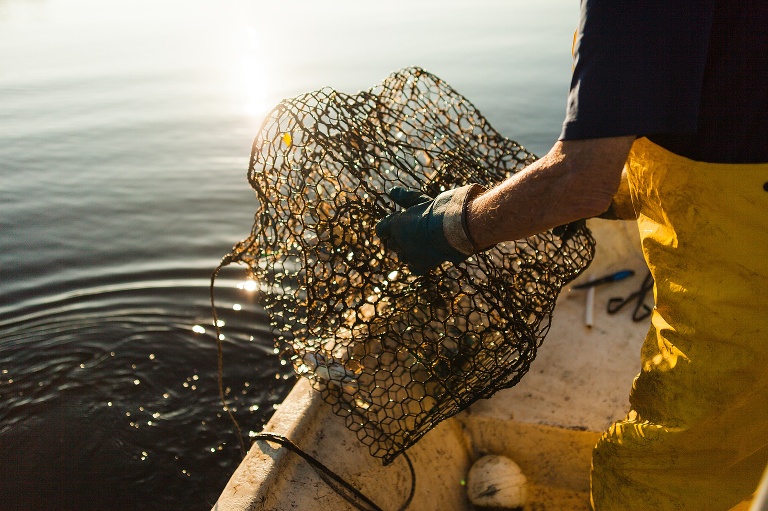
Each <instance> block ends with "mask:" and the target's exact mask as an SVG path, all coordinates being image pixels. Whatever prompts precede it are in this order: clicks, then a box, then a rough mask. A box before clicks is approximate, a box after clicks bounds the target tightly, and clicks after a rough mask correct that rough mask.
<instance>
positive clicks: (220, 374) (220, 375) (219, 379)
mask: <svg viewBox="0 0 768 511" xmlns="http://www.w3.org/2000/svg"><path fill="white" fill-rule="evenodd" d="M231 263H232V255H231V254H227V255H226V256H224V258H223V259H222V260H221V263H219V265H218V266H217V267H216V269H215V270H214V271H213V274H212V275H211V286H210V295H211V313H212V315H213V328H214V329H215V331H216V351H217V355H218V367H217V369H218V371H217V376H216V383H217V384H218V387H219V399H220V400H221V406H223V407H224V411H225V412H227V415H229V419H230V420H231V421H232V424H233V425H234V426H235V432H237V440H238V442H239V443H240V455H241V456H242V457H243V458H245V454H246V453H247V452H248V448H247V446H246V445H245V440H244V439H243V431H242V430H241V429H240V424H238V423H237V419H235V415H234V414H233V413H232V410H231V409H230V408H229V406H228V405H227V400H226V398H225V396H224V350H223V343H222V342H221V330H220V329H219V318H218V316H217V315H216V303H215V300H214V297H213V289H214V283H215V281H216V276H217V275H218V274H219V271H221V269H222V268H224V267H225V266H229V265H230V264H231Z"/></svg>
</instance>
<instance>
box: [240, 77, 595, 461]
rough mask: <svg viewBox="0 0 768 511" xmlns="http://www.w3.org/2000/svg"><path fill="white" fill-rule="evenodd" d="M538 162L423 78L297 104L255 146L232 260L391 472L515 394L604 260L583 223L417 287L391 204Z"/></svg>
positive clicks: (285, 104)
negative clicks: (583, 281)
mask: <svg viewBox="0 0 768 511" xmlns="http://www.w3.org/2000/svg"><path fill="white" fill-rule="evenodd" d="M534 160H535V156H534V155H533V154H531V153H529V152H528V151H526V150H525V149H524V148H523V147H521V146H520V145H518V144H517V143H515V142H513V141H511V140H509V139H507V138H505V137H503V136H501V135H500V134H499V133H497V132H496V131H494V129H493V128H492V127H491V126H490V125H489V123H488V122H487V121H486V119H485V118H484V117H483V116H482V115H481V114H480V113H479V112H478V111H477V109H476V108H475V107H474V106H473V105H472V104H471V103H470V102H469V101H468V100H467V99H465V98H464V97H462V96H461V95H459V94H458V93H457V92H456V91H454V90H453V89H452V88H451V87H450V86H448V85H447V84H446V83H445V82H443V81H442V80H440V79H439V78H437V77H436V76H434V75H432V74H430V73H428V72H426V71H424V70H422V69H419V68H407V69H404V70H401V71H399V72H396V73H393V74H392V75H390V76H389V77H388V78H386V79H385V80H384V81H383V82H381V83H380V84H378V85H376V86H374V87H372V88H371V89H369V90H366V91H362V92H359V93H357V94H352V95H350V94H344V93H341V92H337V91H335V90H333V89H330V88H324V89H321V90H318V91H315V92H310V93H307V94H302V95H300V96H297V97H295V98H291V99H286V100H284V101H282V102H281V103H280V104H279V105H278V106H277V107H276V108H275V109H274V110H273V111H272V112H271V113H270V114H269V115H268V117H267V118H266V120H265V121H264V124H263V125H262V128H261V130H260V131H259V133H258V135H257V137H256V139H255V141H254V144H253V151H252V154H251V160H250V167H249V171H248V179H249V181H250V184H251V186H252V187H253V188H254V189H255V191H256V195H257V199H258V207H257V211H256V215H255V222H254V225H253V230H252V232H251V234H250V236H249V237H248V238H247V239H245V240H243V241H241V242H240V243H238V244H237V245H236V246H235V247H234V248H233V251H232V253H231V254H229V255H228V256H227V257H226V258H225V261H226V262H227V263H229V262H240V263H244V264H245V265H246V266H247V271H248V273H249V277H250V278H252V279H254V280H256V281H257V282H258V283H259V285H260V290H261V292H260V295H259V298H260V303H262V305H263V306H264V307H265V309H266V310H267V312H268V314H269V317H270V322H271V325H272V328H273V330H274V333H275V336H276V340H275V342H276V345H277V347H278V348H279V349H280V350H281V351H282V353H283V354H284V355H285V356H286V357H288V358H289V359H290V361H291V363H292V364H293V367H294V369H295V371H296V373H297V374H299V375H300V376H303V377H306V378H308V379H309V380H310V381H311V383H312V386H313V387H314V388H315V389H316V390H317V391H319V392H320V393H321V395H322V398H323V399H324V400H325V401H326V402H327V403H328V404H330V405H331V407H332V409H333V412H334V413H336V414H337V415H339V416H341V417H343V418H344V420H345V422H346V426H347V427H348V428H349V429H350V430H352V431H354V432H355V433H356V435H357V437H358V438H359V440H360V441H361V442H362V443H363V444H365V445H367V446H368V448H369V450H370V453H371V455H373V456H376V457H380V458H383V462H384V464H388V463H390V462H391V461H392V460H393V459H394V458H395V457H396V456H397V455H398V454H400V453H401V452H403V451H404V450H405V449H407V448H408V447H410V446H411V445H413V444H414V443H415V442H416V441H417V440H418V439H419V438H420V437H421V436H422V435H424V434H425V433H426V432H428V431H429V430H430V429H432V428H433V427H434V426H435V425H436V424H438V423H439V422H440V421H442V420H444V419H446V418H448V417H450V416H452V415H454V414H456V413H457V412H459V411H461V410H462V409H464V408H466V407H467V406H468V405H470V404H471V403H472V402H474V401H476V400H477V399H480V398H487V397H490V396H491V395H492V394H493V393H494V392H496V391H497V390H499V389H502V388H506V387H511V386H513V385H515V384H516V383H517V382H518V381H519V380H520V378H522V376H523V375H524V374H525V373H526V372H527V370H528V368H529V366H530V363H531V361H532V360H533V358H534V356H535V355H536V349H537V347H538V346H539V345H540V343H541V341H542V340H543V338H544V336H545V335H546V332H547V330H548V328H549V323H550V319H551V314H552V310H553V307H554V304H555V300H556V298H557V295H558V293H559V291H560V289H561V288H562V287H563V285H565V284H566V283H567V282H568V281H570V280H572V279H574V278H575V277H576V276H577V275H579V273H580V272H581V271H583V270H584V269H585V268H586V267H587V265H588V264H589V262H590V261H591V259H592V256H593V254H594V240H593V238H592V237H591V234H590V232H589V230H588V229H587V228H586V226H585V225H584V224H583V222H582V223H578V224H572V225H569V226H567V227H566V228H563V229H558V230H556V232H552V231H550V232H545V233H542V234H539V235H536V236H533V237H530V238H528V239H524V240H520V241H517V242H507V243H502V244H500V245H497V246H496V247H494V248H492V249H490V250H487V251H485V252H482V253H480V254H477V255H474V256H472V257H470V258H469V259H467V260H466V261H465V262H464V263H461V264H458V265H453V264H451V263H445V264H443V265H442V266H441V267H440V268H438V269H436V270H434V271H432V272H430V273H429V274H427V275H425V276H420V277H417V276H415V275H412V274H411V273H409V271H408V269H407V267H405V266H403V265H402V264H401V263H400V262H399V261H398V259H397V256H396V254H394V253H393V252H391V251H387V250H386V249H385V248H384V247H383V246H382V244H381V243H379V240H378V239H377V238H376V235H375V231H374V226H375V224H376V222H377V221H378V220H379V219H381V218H383V217H384V216H385V215H387V214H389V213H391V212H393V211H394V207H395V206H394V205H393V203H392V202H391V200H390V199H389V198H388V196H387V195H386V193H385V192H386V191H387V190H389V189H390V188H391V187H392V186H395V185H399V186H403V187H406V188H411V189H418V190H421V191H422V192H423V193H425V194H427V195H430V196H432V197H435V196H436V195H438V194H439V193H440V192H442V191H444V190H446V189H450V188H452V187H456V186H460V185H464V184H467V183H479V184H482V185H485V186H492V185H493V184H495V183H499V182H500V181H502V180H504V179H505V178H507V177H508V176H510V175H512V174H514V173H515V172H517V171H519V170H520V169H522V168H523V167H525V166H526V165H528V164H530V163H531V162H533V161H534Z"/></svg>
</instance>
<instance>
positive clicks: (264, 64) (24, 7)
mask: <svg viewBox="0 0 768 511" xmlns="http://www.w3.org/2000/svg"><path fill="white" fill-rule="evenodd" d="M577 11H578V2H576V0H547V1H540V2H530V1H527V2H522V1H517V0H515V1H513V0H506V1H496V2H491V1H478V2H459V1H446V0H441V1H419V2H414V1H404V0H395V1H391V2H384V3H382V2H359V1H358V2H353V1H352V0H347V1H340V0H334V1H328V0H325V1H322V2H312V1H310V0H303V1H301V0H300V1H293V2H257V1H250V2H246V1H243V0H227V1H223V2H193V1H185V2H181V1H176V0H166V1H164V2H150V1H149V0H132V1H131V2H128V1H123V0H115V1H110V2H101V1H97V0H0V510H10V509H128V508H134V509H136V508H138V509H208V508H210V506H211V505H212V504H213V503H214V501H215V499H216V497H217V495H218V493H219V492H220V491H221V489H222V488H223V486H224V484H225V483H226V481H227V479H228V478H229V476H230V474H231V472H232V471H233V470H234V468H235V466H236V465H237V463H238V462H239V459H240V458H239V450H238V446H237V442H236V439H235V436H234V434H233V432H232V429H231V427H230V425H229V423H228V421H227V420H226V419H225V418H223V417H222V410H221V406H220V404H219V401H218V396H217V391H216V355H215V353H216V348H215V342H214V336H213V333H212V328H211V326H210V323H211V315H210V310H209V307H208V288H207V286H208V278H209V276H210V273H211V271H212V269H213V268H214V267H215V266H216V264H217V263H218V260H219V259H220V258H221V256H222V255H224V254H225V253H227V252H228V250H229V248H230V247H231V246H232V244H234V243H235V242H236V241H238V240H239V239H241V238H243V237H244V236H245V235H246V234H247V233H248V231H249V230H250V225H251V221H252V214H253V210H254V205H255V204H254V203H255V199H254V195H253V192H252V191H251V190H250V189H249V188H248V185H247V183H246V180H245V172H246V167H247V163H248V155H249V151H250V144H251V141H252V138H253V136H254V134H255V132H256V129H257V127H258V125H259V123H260V121H261V119H262V117H263V116H264V114H265V113H266V112H267V111H268V110H269V108H271V107H272V106H273V105H274V104H276V103H277V101H279V99H281V98H283V97H287V96H292V95H295V94H298V93H300V92H304V91H307V90H313V89H317V88H320V87H322V86H325V85H330V86H333V87H335V88H337V89H339V90H344V91H347V92H354V91H356V90H359V89H363V88H367V87H369V86H371V85H373V84H374V83H376V82H378V81H379V80H381V79H382V78H384V77H385V76H386V75H387V74H388V73H389V72H390V71H392V70H395V69H398V68H401V67H405V66H408V65H419V66H422V67H424V68H425V69H427V70H429V71H431V72H433V73H435V74H437V75H438V76H440V77H442V78H444V79H445V80H447V81H448V82H449V83H450V84H451V85H453V86H454V88H456V89H457V90H459V91H460V92H462V93H463V94H465V95H466V96H467V97H469V98H470V99H471V100H472V101H473V102H474V103H475V104H476V105H477V106H478V107H479V108H480V110H481V111H482V112H484V113H485V114H486V115H487V116H488V117H489V119H490V121H491V123H492V124H493V125H494V126H495V127H496V128H497V129H499V130H500V131H501V132H502V133H504V134H506V135H507V136H509V137H510V138H513V139H515V140H517V141H518V142H520V143H522V144H523V145H525V146H526V147H527V148H529V149H530V150H532V151H534V152H536V153H544V152H546V150H547V149H548V148H549V146H550V145H551V143H552V142H553V141H554V140H555V138H556V137H557V134H558V133H559V129H560V123H561V122H562V116H563V112H564V104H565V94H566V90H567V84H568V77H569V73H570V44H571V37H572V34H573V30H574V28H575V24H576V16H577ZM243 279H244V274H243V272H242V271H240V270H238V269H237V268H234V269H228V270H227V271H226V272H224V273H223V274H222V276H221V277H220V280H219V281H218V285H217V301H218V305H219V310H220V314H221V319H223V320H224V322H225V324H224V327H223V331H224V335H225V336H226V339H225V343H226V346H225V383H226V385H227V386H228V388H229V392H230V394H229V396H230V399H231V400H233V401H234V403H235V406H236V408H237V416H238V419H239V420H240V422H241V425H242V426H243V428H244V429H245V430H246V431H258V430H260V429H261V427H262V426H263V424H264V423H265V421H266V420H267V419H268V418H269V416H270V415H271V413H272V412H273V410H274V406H277V405H278V403H279V402H280V401H281V400H282V398H283V396H284V395H285V393H286V392H287V391H288V389H289V387H290V386H291V385H292V382H293V379H292V376H291V375H290V372H289V371H288V370H287V369H286V368H285V367H284V366H281V365H280V361H279V359H278V358H277V356H276V355H275V354H274V352H273V348H272V344H271V342H272V341H271V337H270V334H269V328H268V323H267V320H266V317H265V315H264V314H263V311H262V310H261V309H259V307H258V306H257V305H256V304H255V303H254V301H253V297H252V296H251V295H250V293H249V292H248V291H247V290H246V289H243Z"/></svg>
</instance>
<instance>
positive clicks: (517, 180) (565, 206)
mask: <svg viewBox="0 0 768 511" xmlns="http://www.w3.org/2000/svg"><path fill="white" fill-rule="evenodd" d="M634 139H635V137H616V138H606V139H593V140H578V141H566V142H558V143H557V144H555V146H554V147H553V148H552V150H551V151H550V152H549V153H547V155H546V156H544V157H543V158H541V159H540V160H538V161H536V162H535V163H533V164H532V165H530V166H528V167H527V168H526V169H524V170H522V171H520V172H519V173H517V174H515V175H514V176H512V177H510V178H509V179H508V180H506V181H504V182H503V183H501V184H500V185H498V186H496V187H494V188H493V189H491V190H488V191H487V192H485V193H483V194H481V195H480V196H478V197H476V198H475V199H474V200H472V201H471V202H470V203H469V205H468V208H467V226H468V229H469V232H470V234H471V236H472V238H473V239H474V241H475V243H476V244H477V245H478V246H479V247H488V246H491V245H494V244H496V243H499V242H501V241H508V240H516V239H521V238H525V237H528V236H531V235H533V234H536V233H539V232H542V231H545V230H547V229H550V228H552V227H556V226H558V225H563V224H566V223H568V222H572V221H574V220H579V219H582V218H588V217H592V216H597V215H599V214H601V213H603V212H604V211H606V210H607V209H608V206H609V205H610V204H611V199H612V197H613V196H614V194H615V193H616V191H617V190H618V188H619V183H620V181H621V171H622V168H623V166H624V162H625V160H626V158H627V154H628V153H629V149H630V147H631V146H632V142H633V141H634Z"/></svg>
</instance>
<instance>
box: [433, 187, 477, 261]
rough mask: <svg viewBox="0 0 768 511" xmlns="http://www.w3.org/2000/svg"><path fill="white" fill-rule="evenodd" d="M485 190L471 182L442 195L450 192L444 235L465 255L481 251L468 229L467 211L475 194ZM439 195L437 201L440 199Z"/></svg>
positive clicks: (444, 215)
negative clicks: (468, 204)
mask: <svg viewBox="0 0 768 511" xmlns="http://www.w3.org/2000/svg"><path fill="white" fill-rule="evenodd" d="M484 191H485V188H483V187H482V186H480V185H478V184H471V185H466V186H462V187H461V188H456V189H454V190H450V191H447V192H443V193H441V194H440V195H446V194H449V197H445V198H447V199H448V203H447V204H446V206H445V211H444V213H443V235H444V236H445V239H446V241H448V243H449V244H450V245H451V246H452V247H453V248H455V249H456V250H458V251H459V252H461V253H462V254H464V255H467V256H469V255H472V254H474V253H475V252H479V249H478V247H477V246H476V245H475V242H474V240H473V239H472V236H470V234H469V230H468V229H467V220H466V214H465V211H466V209H467V203H469V201H470V200H472V199H473V198H474V197H475V196H477V195H478V194H480V193H482V192H484ZM440 198H441V197H440V196H438V198H437V201H439V200H440Z"/></svg>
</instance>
